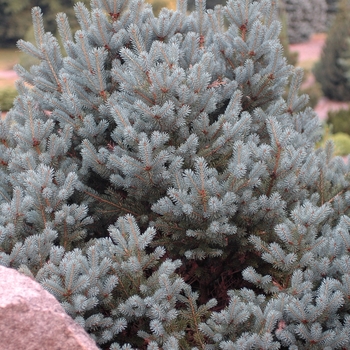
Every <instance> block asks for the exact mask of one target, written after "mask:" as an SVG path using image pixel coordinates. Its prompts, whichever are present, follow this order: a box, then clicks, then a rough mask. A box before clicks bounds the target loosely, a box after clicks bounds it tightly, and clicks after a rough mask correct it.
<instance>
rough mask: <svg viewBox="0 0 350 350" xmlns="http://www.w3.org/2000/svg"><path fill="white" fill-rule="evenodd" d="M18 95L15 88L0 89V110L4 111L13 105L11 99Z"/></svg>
mask: <svg viewBox="0 0 350 350" xmlns="http://www.w3.org/2000/svg"><path fill="white" fill-rule="evenodd" d="M17 95H18V93H17V90H16V89H15V88H3V89H0V110H1V111H3V112H5V111H8V110H9V109H10V108H11V107H12V106H13V100H14V99H15V97H16V96H17Z"/></svg>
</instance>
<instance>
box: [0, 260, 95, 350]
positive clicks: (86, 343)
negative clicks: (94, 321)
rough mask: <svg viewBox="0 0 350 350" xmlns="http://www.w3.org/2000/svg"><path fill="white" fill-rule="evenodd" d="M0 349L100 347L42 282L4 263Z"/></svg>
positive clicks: (90, 349)
mask: <svg viewBox="0 0 350 350" xmlns="http://www.w3.org/2000/svg"><path fill="white" fill-rule="evenodd" d="M0 350H98V347H97V346H96V344H95V342H94V341H93V339H91V338H90V337H89V336H88V334H87V333H86V332H85V331H84V329H83V328H82V327H81V326H79V325H78V324H76V323H75V322H74V321H73V319H72V318H71V317H69V316H68V315H67V314H66V313H65V311H64V310H63V308H62V306H61V305H60V304H59V302H58V301H57V300H56V299H55V298H54V297H53V296H52V295H51V294H50V293H49V292H47V291H46V290H44V289H43V288H42V287H41V286H40V284H39V283H37V282H36V281H34V280H32V279H31V278H29V277H27V276H25V275H23V274H21V273H19V272H18V271H16V270H14V269H9V268H5V267H3V266H0Z"/></svg>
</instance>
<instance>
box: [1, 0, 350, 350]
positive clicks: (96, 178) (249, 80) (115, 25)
mask: <svg viewBox="0 0 350 350" xmlns="http://www.w3.org/2000/svg"><path fill="white" fill-rule="evenodd" d="M275 7H276V4H275V2H274V1H271V0H260V1H251V0H229V1H228V3H227V4H226V6H223V7H222V6H217V7H215V9H214V10H206V9H205V2H204V1H202V0H198V1H197V2H196V8H195V11H193V12H191V13H187V11H186V9H187V6H186V2H185V1H182V0H179V2H178V8H177V11H170V10H168V9H163V10H162V11H161V12H160V14H159V16H158V17H155V16H154V15H153V12H152V9H151V7H150V5H147V4H145V3H144V2H143V1H142V0H93V1H91V10H88V9H87V8H86V7H85V6H84V5H83V4H82V3H77V4H76V6H75V13H76V17H77V20H78V22H79V24H80V30H78V31H77V32H76V33H74V34H72V32H71V30H70V26H69V24H68V21H67V17H66V16H65V15H64V14H58V15H57V24H58V30H59V34H60V39H59V40H58V39H56V38H55V37H54V36H53V35H52V34H51V33H45V30H44V27H43V24H42V14H41V11H40V9H39V8H34V9H33V11H32V15H33V23H34V30H35V39H36V44H35V45H34V44H31V43H29V42H25V41H19V42H18V47H19V48H20V49H21V50H23V51H24V52H26V53H29V54H31V55H32V56H34V57H36V58H38V59H39V60H40V64H39V65H36V66H33V67H32V68H31V69H30V71H26V70H25V69H24V68H22V67H20V66H17V67H16V69H17V72H18V74H19V75H20V77H21V79H20V81H19V82H18V84H17V88H18V91H19V97H18V98H17V99H16V101H15V105H14V107H13V108H12V110H11V111H10V112H9V113H8V116H7V118H6V120H4V121H1V122H0V264H2V265H4V266H8V267H11V268H15V269H18V270H19V271H21V272H23V273H25V274H26V275H29V276H31V277H32V278H34V279H35V280H37V281H38V282H39V283H40V284H41V285H42V286H43V287H44V288H45V289H47V290H48V291H49V292H51V293H52V294H53V295H54V296H55V297H56V298H57V299H58V300H59V301H60V303H61V304H62V306H63V307H64V308H65V310H66V312H67V313H68V314H69V315H70V316H71V317H72V318H73V319H74V320H75V321H76V322H78V323H79V324H81V325H82V326H83V327H84V328H85V330H86V331H87V332H88V333H89V334H90V335H91V336H92V337H93V338H94V339H95V340H96V342H97V344H98V345H99V346H100V347H101V349H111V350H117V349H124V350H126V349H148V350H156V349H163V350H174V349H207V350H210V349H224V350H229V349H237V350H238V349H239V350H243V349H266V350H273V349H290V350H296V349H305V350H306V349H308V350H311V349H325V350H330V349H350V317H349V309H350V256H349V251H350V235H349V227H350V218H349V216H348V214H349V208H350V191H349V188H350V183H349V170H350V168H349V165H347V164H345V163H344V162H343V160H342V159H341V158H339V157H338V158H337V157H333V146H332V144H331V143H328V144H327V145H326V147H325V149H318V150H315V142H316V141H317V140H318V139H319V136H320V132H321V128H320V124H319V121H318V118H317V115H316V114H315V113H314V112H313V110H312V109H311V108H305V106H306V104H307V101H308V98H307V96H305V95H302V96H299V94H298V90H299V87H300V84H301V82H302V71H301V70H300V69H295V70H294V68H293V67H292V66H289V65H287V63H286V59H285V58H284V56H283V50H282V45H281V44H280V42H279V39H278V37H279V32H280V28H281V25H280V23H279V21H277V20H276V9H275ZM224 19H225V20H224ZM287 85H289V95H288V98H287V99H286V100H285V99H284V98H283V94H284V91H285V88H286V86H287Z"/></svg>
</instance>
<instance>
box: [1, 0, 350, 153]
mask: <svg viewBox="0 0 350 350" xmlns="http://www.w3.org/2000/svg"><path fill="white" fill-rule="evenodd" d="M77 1H78V0H0V109H1V110H2V111H3V113H2V118H4V117H5V115H6V111H8V110H9V109H10V108H11V106H12V103H13V100H14V98H15V97H16V95H17V92H16V89H15V81H16V79H17V75H16V73H15V71H14V70H13V66H14V65H15V64H18V63H19V64H21V65H22V66H24V67H25V68H27V69H29V68H30V66H31V65H33V64H35V63H36V62H35V60H34V59H33V58H31V57H29V56H27V55H25V54H23V53H20V52H19V50H18V49H17V48H16V42H17V40H19V39H25V40H28V41H31V42H33V41H34V33H33V27H32V19H31V8H32V7H34V6H40V7H41V9H42V12H43V14H44V17H43V18H44V23H45V30H46V31H50V32H52V33H54V34H55V33H56V21H55V17H56V14H57V13H58V12H65V13H66V14H67V15H68V17H69V19H70V23H71V26H72V28H73V29H78V24H77V22H76V20H75V17H74V10H73V6H74V3H76V2H77ZM233 1H235V0H233ZM276 1H277V2H276V6H277V14H278V19H279V20H280V22H281V24H282V30H281V34H280V40H281V43H282V45H283V48H284V54H285V57H286V59H287V61H288V63H289V64H292V65H294V66H299V67H302V68H303V69H304V72H305V73H304V82H303V85H302V91H301V92H302V93H307V94H308V95H309V96H310V100H309V105H310V106H311V107H312V108H314V109H315V111H316V112H317V114H318V116H319V118H320V119H321V120H322V121H323V122H324V136H323V140H322V141H321V142H320V145H322V144H323V143H324V142H325V141H326V140H328V139H332V140H333V141H334V142H335V145H336V153H337V155H341V156H344V155H347V154H349V153H350V0H276ZM80 2H83V3H85V4H86V6H87V7H88V8H89V4H90V0H80ZM147 2H149V3H151V4H152V7H153V11H154V13H155V15H158V14H159V11H160V10H161V8H163V7H167V8H170V9H173V10H174V9H175V8H176V0H147ZM225 3H226V1H225V0H207V8H208V9H213V8H214V7H215V6H223V5H225ZM194 8H195V0H189V10H193V9H194ZM286 93H288V91H287V92H286Z"/></svg>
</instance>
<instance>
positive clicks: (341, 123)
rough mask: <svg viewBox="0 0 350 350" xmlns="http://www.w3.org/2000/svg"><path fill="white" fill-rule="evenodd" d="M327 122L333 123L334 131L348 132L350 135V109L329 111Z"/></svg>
mask: <svg viewBox="0 0 350 350" xmlns="http://www.w3.org/2000/svg"><path fill="white" fill-rule="evenodd" d="M327 124H328V125H331V127H332V132H333V133H338V132H342V133H346V134H348V135H350V109H340V110H339V111H330V112H328V118H327Z"/></svg>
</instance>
